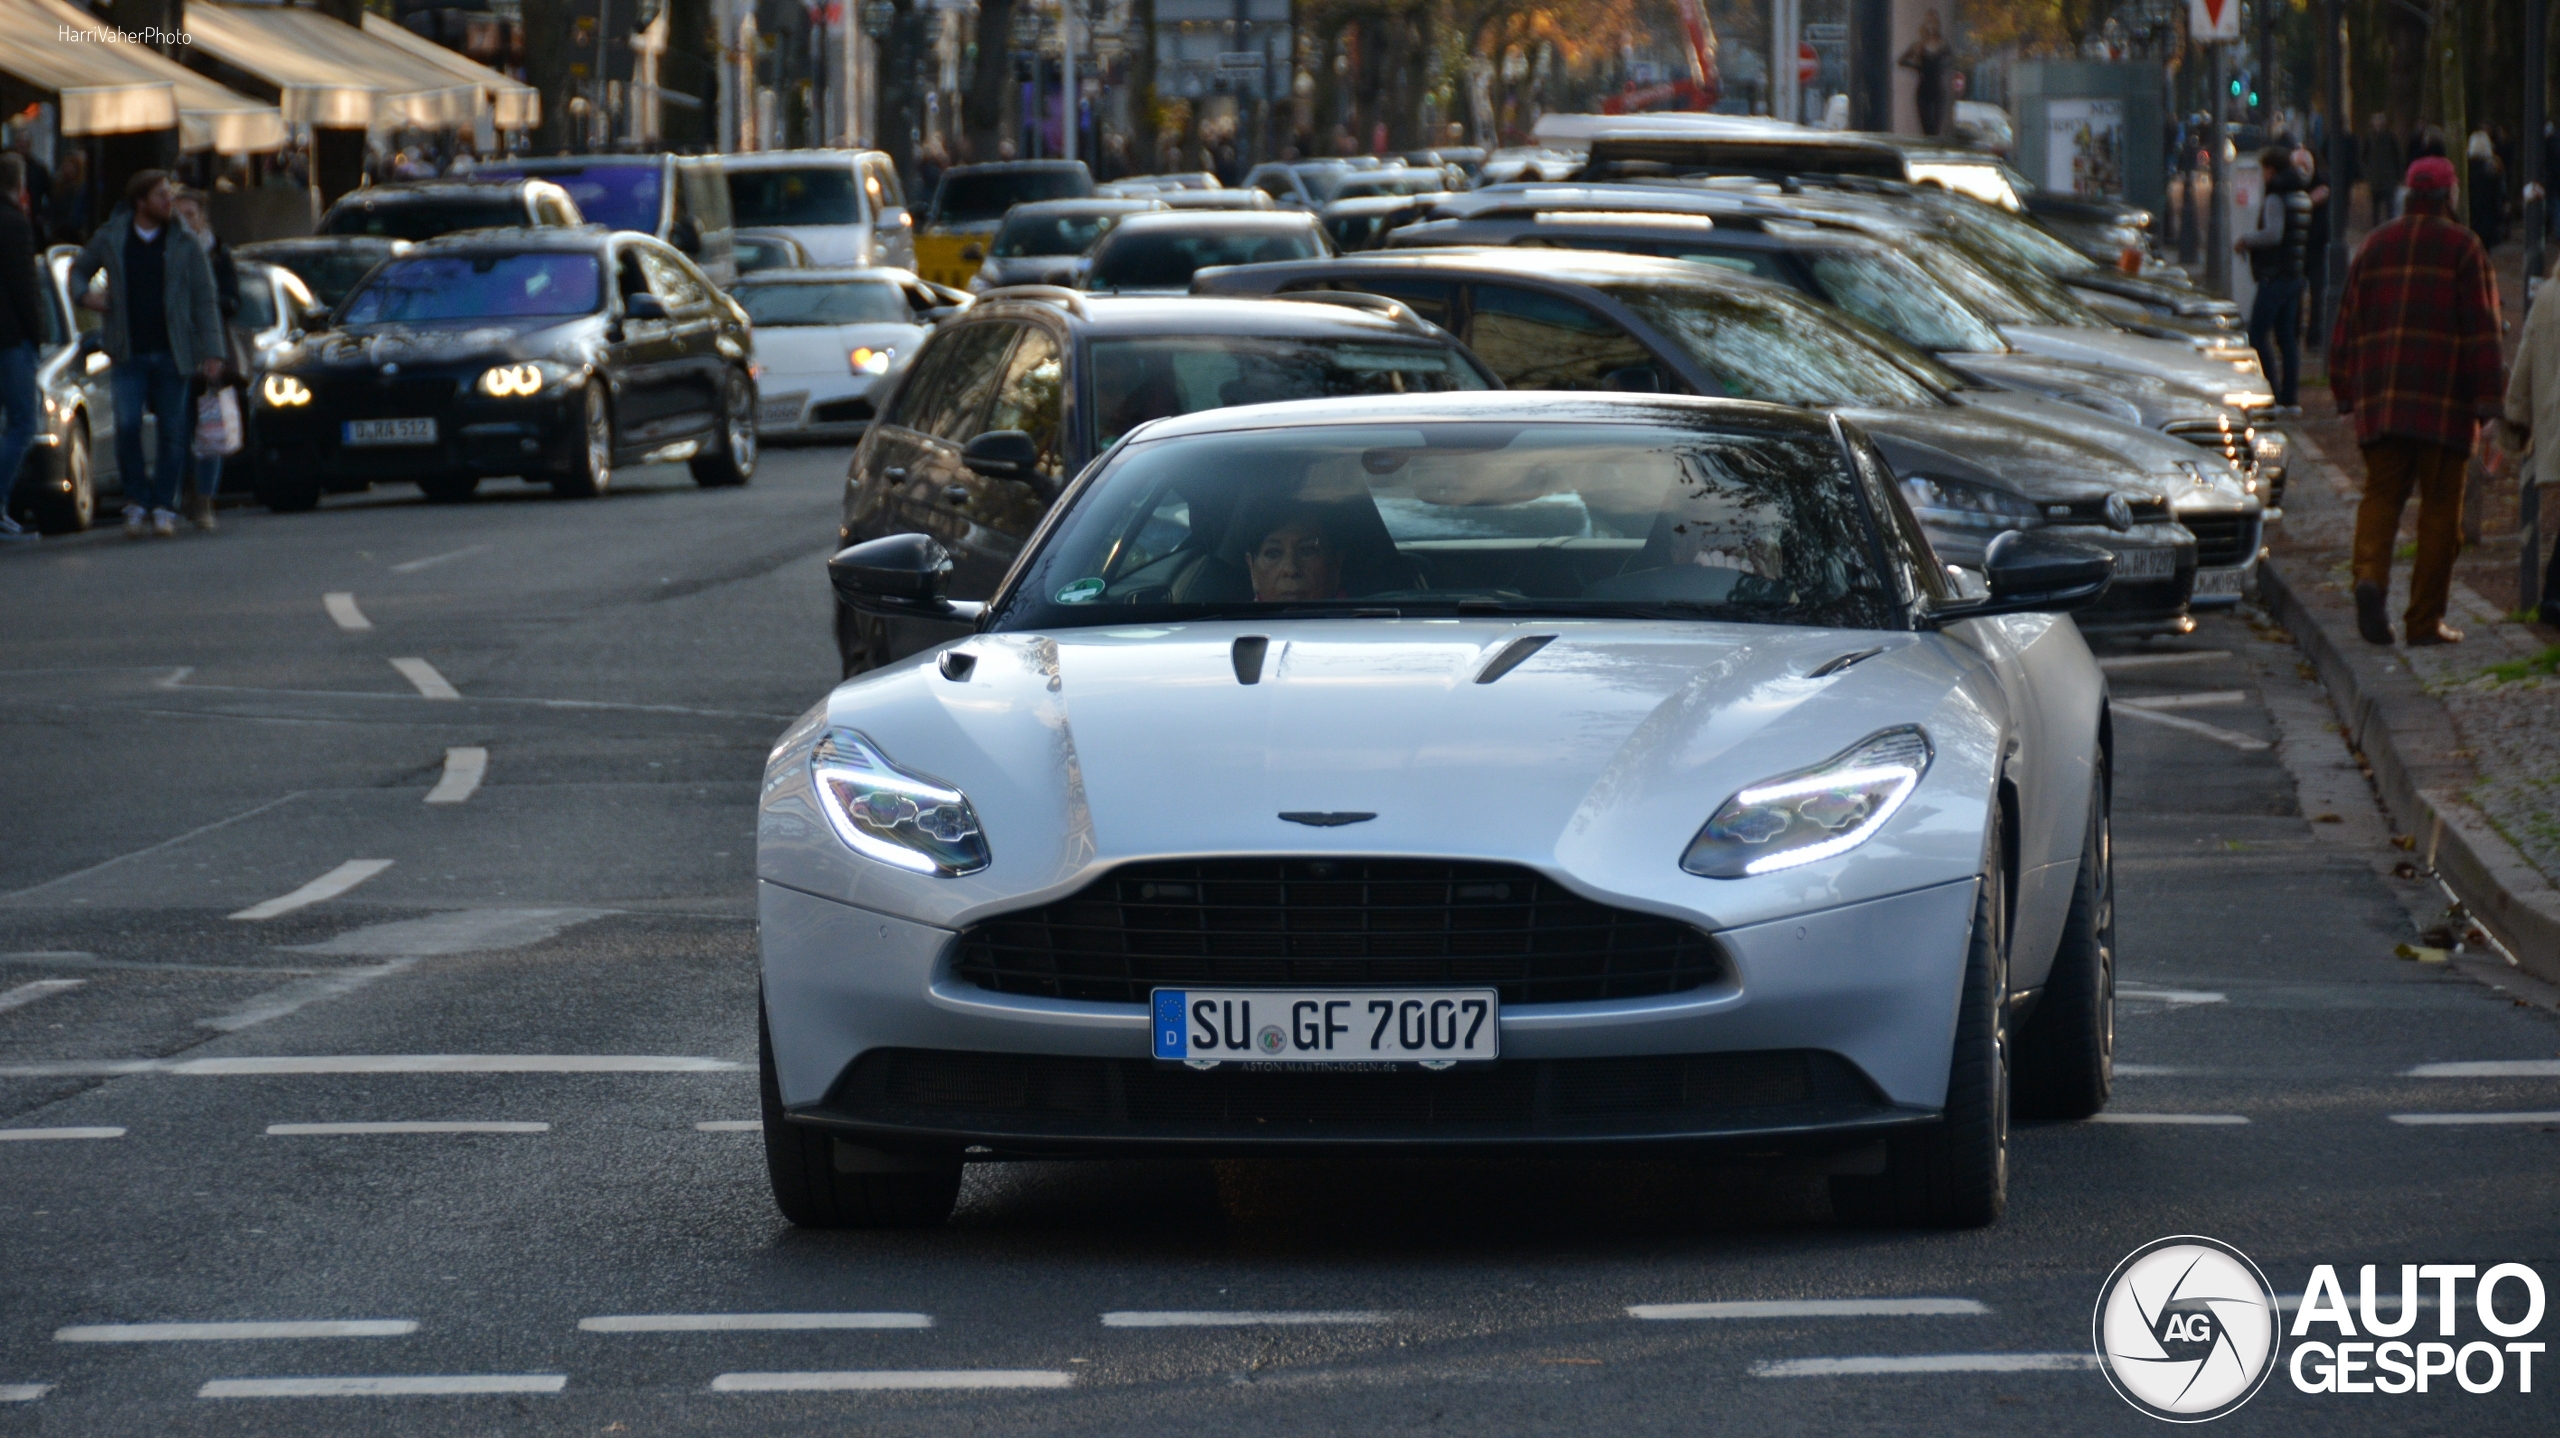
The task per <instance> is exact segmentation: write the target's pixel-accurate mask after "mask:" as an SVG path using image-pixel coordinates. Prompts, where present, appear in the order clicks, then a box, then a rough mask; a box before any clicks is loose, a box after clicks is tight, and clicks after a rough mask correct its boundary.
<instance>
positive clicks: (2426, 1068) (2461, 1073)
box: [2401, 1059, 2560, 1078]
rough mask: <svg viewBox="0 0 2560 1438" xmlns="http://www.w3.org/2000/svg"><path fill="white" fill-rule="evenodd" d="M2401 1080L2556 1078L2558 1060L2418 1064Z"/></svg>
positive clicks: (2559, 1072)
mask: <svg viewBox="0 0 2560 1438" xmlns="http://www.w3.org/2000/svg"><path fill="white" fill-rule="evenodd" d="M2401 1077H2403V1078H2560V1059H2476V1060H2472V1061H2469V1062H2465V1063H2453V1064H2420V1065H2418V1066H2417V1067H2416V1068H2413V1069H2411V1070H2409V1071H2408V1072H2407V1073H2405V1074H2403V1075H2401Z"/></svg>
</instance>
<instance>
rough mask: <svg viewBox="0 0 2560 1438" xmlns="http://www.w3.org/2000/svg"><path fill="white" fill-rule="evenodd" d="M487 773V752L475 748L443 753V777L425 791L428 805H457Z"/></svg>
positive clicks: (475, 787)
mask: <svg viewBox="0 0 2560 1438" xmlns="http://www.w3.org/2000/svg"><path fill="white" fill-rule="evenodd" d="M488 772H489V751H488V750H486V749H481V748H477V747H465V748H456V749H447V750H445V751H444V777H443V778H441V779H438V780H436V786H435V787H434V788H432V789H429V790H428V791H427V802H428V803H430V804H459V803H461V802H462V801H463V800H465V799H468V798H470V797H471V791H473V790H474V789H477V788H479V787H480V779H481V776H482V775H484V774H487V773H488Z"/></svg>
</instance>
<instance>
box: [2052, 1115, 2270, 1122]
mask: <svg viewBox="0 0 2560 1438" xmlns="http://www.w3.org/2000/svg"><path fill="white" fill-rule="evenodd" d="M2248 1121H2249V1120H2247V1119H2246V1118H2243V1117H2241V1116H2240V1115H2239V1114H2236V1113H2093V1114H2091V1115H2089V1118H2088V1122H2090V1123H2165V1124H2235V1123H2247V1122H2248Z"/></svg>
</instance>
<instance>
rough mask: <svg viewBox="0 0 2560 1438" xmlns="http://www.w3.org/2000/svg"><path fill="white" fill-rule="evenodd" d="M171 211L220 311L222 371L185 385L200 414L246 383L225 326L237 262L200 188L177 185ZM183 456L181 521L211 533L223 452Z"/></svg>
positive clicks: (236, 288) (235, 301) (237, 400)
mask: <svg viewBox="0 0 2560 1438" xmlns="http://www.w3.org/2000/svg"><path fill="white" fill-rule="evenodd" d="M177 215H178V223H180V224H182V225H184V226H186V227H187V230H188V232H189V233H191V234H193V235H194V236H195V237H196V243H197V244H199V245H202V246H203V247H204V255H205V261H206V263H208V264H210V265H211V266H212V267H213V291H214V308H215V309H217V310H219V311H220V312H221V314H222V338H223V347H222V353H223V361H224V363H223V368H222V373H221V374H220V375H219V376H218V377H216V378H213V379H207V378H205V377H204V376H202V375H197V376H195V377H194V378H192V379H191V380H189V381H188V385H187V413H188V414H190V415H200V414H201V413H202V408H201V406H202V404H203V402H204V400H205V398H206V397H207V396H214V395H219V394H220V393H221V392H222V391H223V390H224V389H226V388H231V387H235V386H242V385H245V384H246V383H247V380H246V379H245V375H246V374H247V368H246V366H245V365H244V364H243V363H242V361H243V360H244V359H245V356H244V355H242V354H240V353H237V351H238V350H239V349H240V346H239V343H238V339H239V335H238V332H237V331H235V330H233V329H232V327H231V322H232V321H233V320H235V319H237V318H238V317H239V315H240V267H239V266H238V265H237V264H236V263H234V262H233V261H232V258H231V247H230V246H229V245H226V244H224V243H223V242H222V237H221V236H220V235H217V234H215V233H214V232H213V220H212V219H211V217H209V216H208V215H207V214H206V213H205V200H204V194H203V192H202V191H200V190H194V189H186V190H180V191H179V192H178V208H177ZM242 399H243V397H239V396H235V397H234V399H233V400H232V403H233V404H235V405H239V404H241V403H242ZM187 458H188V466H187V488H188V493H187V494H186V495H185V496H184V503H185V506H186V516H187V522H188V523H190V524H192V525H194V526H195V527H196V528H198V529H200V530H202V531H204V532H205V533H207V534H211V533H212V532H213V530H214V519H213V506H214V500H215V497H216V496H217V495H219V494H220V493H221V491H222V458H223V457H222V455H221V454H219V453H207V452H206V451H205V449H204V447H203V446H202V445H199V444H190V445H189V446H188V456H187Z"/></svg>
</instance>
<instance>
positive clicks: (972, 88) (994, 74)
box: [882, 0, 1013, 163]
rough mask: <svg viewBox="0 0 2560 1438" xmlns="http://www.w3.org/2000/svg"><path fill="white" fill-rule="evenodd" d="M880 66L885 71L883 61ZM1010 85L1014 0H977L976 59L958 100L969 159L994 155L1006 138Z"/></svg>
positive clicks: (989, 158) (982, 159)
mask: <svg viewBox="0 0 2560 1438" xmlns="http://www.w3.org/2000/svg"><path fill="white" fill-rule="evenodd" d="M882 70H883V73H886V70H887V66H886V64H885V63H884V64H883V66H882ZM1012 88H1013V0H978V56H977V63H976V64H975V65H973V66H971V67H970V71H969V94H968V97H967V98H966V99H964V100H962V101H961V102H960V124H961V130H962V133H964V134H966V135H967V136H968V137H969V156H970V158H971V159H974V160H977V161H979V162H981V163H983V162H985V161H988V160H992V159H994V158H996V155H997V153H998V151H997V149H996V146H997V144H998V143H999V142H1001V141H1002V140H1003V139H1004V138H1005V123H1004V112H1005V103H1004V102H1005V95H1006V92H1007V91H1009V90H1011V89H1012ZM955 158H956V157H955Z"/></svg>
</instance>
